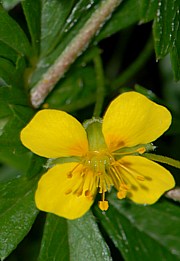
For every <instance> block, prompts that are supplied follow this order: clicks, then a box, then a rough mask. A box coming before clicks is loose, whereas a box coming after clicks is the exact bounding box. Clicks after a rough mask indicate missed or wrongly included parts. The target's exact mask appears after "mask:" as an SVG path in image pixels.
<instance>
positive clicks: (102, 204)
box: [98, 200, 109, 211]
mask: <svg viewBox="0 0 180 261" xmlns="http://www.w3.org/2000/svg"><path fill="white" fill-rule="evenodd" d="M98 206H99V208H100V209H101V210H102V211H106V210H108V208H109V204H108V201H107V200H102V201H99V202H98Z"/></svg>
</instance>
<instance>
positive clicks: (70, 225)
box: [38, 212, 111, 261]
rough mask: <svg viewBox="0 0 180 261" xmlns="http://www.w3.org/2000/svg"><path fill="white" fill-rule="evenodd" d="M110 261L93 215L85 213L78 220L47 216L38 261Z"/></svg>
mask: <svg viewBox="0 0 180 261" xmlns="http://www.w3.org/2000/svg"><path fill="white" fill-rule="evenodd" d="M86 259H87V260H91V261H97V260H98V261H110V260H111V257H110V253H109V249H108V247H107V245H106V243H105V242H104V240H103V238H102V236H101V234H100V232H99V229H98V227H97V224H96V223H95V219H94V217H93V215H92V214H91V213H90V212H88V213H87V214H86V215H84V216H83V217H82V218H80V219H77V220H65V219H63V218H60V217H58V216H55V215H52V214H48V216H47V220H46V224H45V230H44V235H43V240H42V247H41V251H40V255H39V259H38V261H51V260H53V261H59V260H61V261H63V260H64V261H68V260H69V261H77V260H78V261H84V260H86Z"/></svg>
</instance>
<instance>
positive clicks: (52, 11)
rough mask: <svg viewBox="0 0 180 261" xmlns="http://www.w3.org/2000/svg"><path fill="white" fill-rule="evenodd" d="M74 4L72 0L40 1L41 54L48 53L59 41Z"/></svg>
mask: <svg viewBox="0 0 180 261" xmlns="http://www.w3.org/2000/svg"><path fill="white" fill-rule="evenodd" d="M74 4H75V1H74V0H69V1H66V0H62V1H57V0H53V1H49V0H43V1H42V12H41V56H46V55H47V54H48V53H50V52H51V51H52V50H53V49H54V48H55V47H56V45H57V44H58V42H59V41H60V39H61V36H62V32H63V30H64V24H65V22H66V19H67V17H68V15H69V14H70V12H71V9H72V7H73V5H74Z"/></svg>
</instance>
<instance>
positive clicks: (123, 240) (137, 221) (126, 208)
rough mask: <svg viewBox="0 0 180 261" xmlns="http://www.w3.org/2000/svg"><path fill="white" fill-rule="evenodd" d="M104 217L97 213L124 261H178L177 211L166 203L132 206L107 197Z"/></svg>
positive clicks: (178, 226) (179, 212) (129, 203)
mask: <svg viewBox="0 0 180 261" xmlns="http://www.w3.org/2000/svg"><path fill="white" fill-rule="evenodd" d="M109 202H110V208H109V210H108V211H107V212H106V213H102V212H100V210H99V209H97V211H96V212H97V215H98V217H99V221H100V222H101V224H102V226H103V227H104V229H105V230H106V232H107V233H108V235H109V237H110V238H111V239H112V241H113V242H114V244H115V246H116V247H117V248H118V249H119V250H120V251H121V253H122V255H123V257H124V258H125V260H127V261H128V260H129V261H137V260H147V261H152V260H174V261H175V260H179V258H180V251H179V245H180V238H179V233H180V223H179V217H180V209H179V207H177V206H175V205H173V204H172V203H170V202H168V201H165V200H164V201H160V202H158V203H156V204H154V205H151V206H142V205H136V204H134V203H132V202H129V201H126V200H123V201H120V200H118V199H117V198H116V195H115V193H112V194H111V195H110V197H109Z"/></svg>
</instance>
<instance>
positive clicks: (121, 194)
mask: <svg viewBox="0 0 180 261" xmlns="http://www.w3.org/2000/svg"><path fill="white" fill-rule="evenodd" d="M128 189H129V188H128V186H127V185H126V184H121V185H120V187H119V191H118V192H117V198H119V199H123V198H125V197H126V195H127V191H128Z"/></svg>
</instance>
